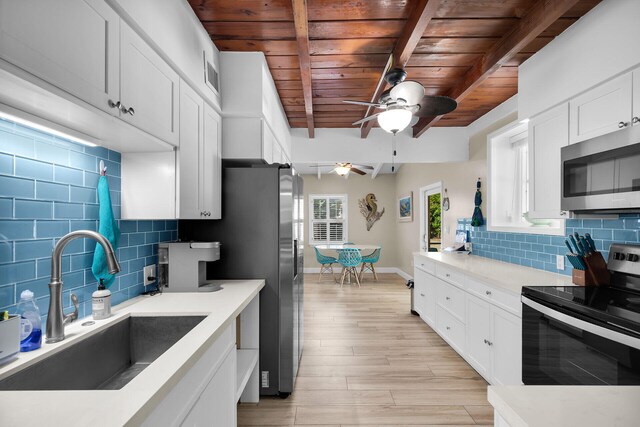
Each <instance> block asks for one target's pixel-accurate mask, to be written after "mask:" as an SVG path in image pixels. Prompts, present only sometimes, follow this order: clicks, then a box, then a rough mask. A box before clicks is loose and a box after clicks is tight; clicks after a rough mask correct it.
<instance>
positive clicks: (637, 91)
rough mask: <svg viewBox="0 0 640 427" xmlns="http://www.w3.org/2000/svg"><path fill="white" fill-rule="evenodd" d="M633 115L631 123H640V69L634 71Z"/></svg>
mask: <svg viewBox="0 0 640 427" xmlns="http://www.w3.org/2000/svg"><path fill="white" fill-rule="evenodd" d="M632 116H633V117H631V124H632V125H633V126H636V125H639V124H640V70H635V71H634V72H633V114H632Z"/></svg>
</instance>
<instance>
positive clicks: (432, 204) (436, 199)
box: [429, 193, 441, 239]
mask: <svg viewBox="0 0 640 427" xmlns="http://www.w3.org/2000/svg"><path fill="white" fill-rule="evenodd" d="M440 207H441V203H440V193H438V194H434V195H431V196H429V238H430V239H433V238H440V222H441V211H440Z"/></svg>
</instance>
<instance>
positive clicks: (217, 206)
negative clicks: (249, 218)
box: [200, 104, 222, 219]
mask: <svg viewBox="0 0 640 427" xmlns="http://www.w3.org/2000/svg"><path fill="white" fill-rule="evenodd" d="M203 128H204V131H203V135H202V136H203V144H202V151H201V154H200V156H201V165H202V166H201V167H202V178H201V181H200V188H201V189H202V199H201V200H202V208H203V210H204V211H205V212H207V218H208V219H220V218H222V202H221V198H222V157H221V156H220V153H221V151H222V147H221V146H222V117H220V115H219V114H218V113H217V112H216V111H215V110H214V109H213V108H212V107H211V106H210V105H209V104H205V105H204V121H203Z"/></svg>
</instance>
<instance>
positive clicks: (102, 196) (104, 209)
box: [91, 171, 120, 288]
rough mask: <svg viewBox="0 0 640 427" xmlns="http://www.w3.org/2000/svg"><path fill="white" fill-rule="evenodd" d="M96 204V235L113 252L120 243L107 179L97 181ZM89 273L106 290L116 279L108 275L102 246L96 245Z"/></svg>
mask: <svg viewBox="0 0 640 427" xmlns="http://www.w3.org/2000/svg"><path fill="white" fill-rule="evenodd" d="M101 172H102V171H101ZM98 203H100V213H99V219H100V225H99V226H98V233H100V234H102V235H103V236H104V237H106V238H107V240H109V242H110V243H111V246H113V250H114V251H115V250H116V249H117V248H118V243H119V242H120V229H118V223H117V222H116V220H115V218H114V217H113V209H112V207H111V195H110V194H109V183H108V182H107V177H106V176H104V175H102V176H100V179H99V180H98ZM91 271H92V272H93V275H94V276H95V278H96V280H97V281H98V282H99V281H100V279H103V280H104V284H105V286H106V287H107V288H108V287H109V286H111V284H112V283H113V282H114V280H115V279H116V276H115V275H114V274H109V269H108V268H107V258H106V256H105V254H104V249H102V246H100V245H96V249H95V252H94V253H93V265H92V266H91Z"/></svg>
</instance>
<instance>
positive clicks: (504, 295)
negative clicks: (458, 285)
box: [467, 279, 522, 316]
mask: <svg viewBox="0 0 640 427" xmlns="http://www.w3.org/2000/svg"><path fill="white" fill-rule="evenodd" d="M467 291H468V292H469V293H471V294H472V295H477V296H478V297H480V298H482V299H484V300H486V301H489V302H491V303H492V304H494V305H496V306H498V307H500V308H503V309H505V310H508V311H509V312H511V313H513V314H515V315H517V316H522V304H521V303H520V296H519V295H514V294H510V293H508V292H505V291H502V290H499V289H496V288H495V287H492V286H488V285H485V284H484V283H482V282H478V281H476V280H473V279H468V280H467Z"/></svg>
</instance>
